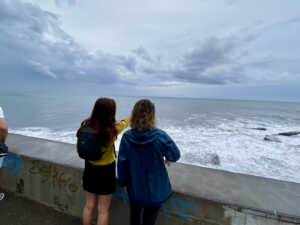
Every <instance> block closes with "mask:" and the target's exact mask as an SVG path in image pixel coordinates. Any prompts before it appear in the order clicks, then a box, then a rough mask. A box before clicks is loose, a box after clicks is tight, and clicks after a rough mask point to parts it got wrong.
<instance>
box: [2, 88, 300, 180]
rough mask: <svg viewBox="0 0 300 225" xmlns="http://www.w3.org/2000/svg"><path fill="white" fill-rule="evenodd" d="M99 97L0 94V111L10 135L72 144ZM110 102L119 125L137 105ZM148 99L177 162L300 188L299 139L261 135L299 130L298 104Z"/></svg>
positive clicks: (120, 100) (121, 99)
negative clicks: (178, 151) (178, 157)
mask: <svg viewBox="0 0 300 225" xmlns="http://www.w3.org/2000/svg"><path fill="white" fill-rule="evenodd" d="M99 96H101V93H100V94H87V93H0V106H1V107H2V108H3V110H4V112H5V116H6V120H7V122H8V124H9V131H10V132H11V133H16V134H23V135H27V136H33V137H40V138H46V139H51V140H58V141H62V142H68V143H75V142H76V138H75V131H76V129H77V128H78V126H79V125H80V123H81V121H82V120H83V119H85V118H87V117H88V116H89V114H90V112H91V109H92V107H93V104H94V102H95V100H96V99H97V98H98V97H99ZM113 98H114V99H115V100H116V102H117V119H118V120H120V119H122V118H124V117H127V116H128V114H129V113H130V111H131V109H132V107H133V105H134V103H135V102H136V101H137V100H138V99H140V98H138V97H113ZM150 99H151V100H152V101H153V102H154V103H155V105H156V109H157V125H158V127H159V128H161V129H163V130H165V131H166V132H167V133H168V134H169V135H170V136H171V137H172V138H173V139H174V140H175V142H176V143H177V145H178V146H179V148H180V149H181V152H182V158H181V160H180V161H181V162H183V163H188V164H193V165H200V166H205V167H211V168H217V169H222V170H228V171H233V172H238V173H245V174H252V175H256V176H263V177H270V178H275V179H280V180H287V181H292V182H297V183H300V173H299V171H300V163H299V162H300V135H298V136H297V135H296V136H291V137H284V136H276V137H277V138H278V139H279V140H280V141H281V142H268V141H264V137H265V135H271V134H277V133H279V132H287V131H299V130H300V103H294V102H257V101H237V100H211V99H187V98H185V99H180V98H155V97H151V98H150ZM253 128H265V129H266V130H257V129H253ZM120 137H121V135H120V136H119V138H118V141H117V144H116V147H117V148H118V145H119V141H120ZM216 156H218V158H219V160H216ZM218 161H219V162H218Z"/></svg>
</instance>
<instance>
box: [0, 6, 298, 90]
mask: <svg viewBox="0 0 300 225" xmlns="http://www.w3.org/2000/svg"><path fill="white" fill-rule="evenodd" d="M62 2H64V3H62ZM62 2H60V3H58V4H65V3H68V4H75V3H76V1H62ZM0 19H1V23H0V33H1V36H0V65H1V68H2V71H5V73H6V74H8V75H10V74H15V76H18V77H20V78H23V79H27V78H28V77H31V79H33V78H34V79H39V78H41V77H42V78H43V77H47V78H48V79H53V80H54V79H55V80H78V81H83V82H95V83H101V84H117V85H124V86H126V85H136V86H152V87H155V86H156V87H169V86H170V85H173V86H174V85H176V84H178V83H189V84H190V83H193V84H214V85H226V84H243V83H247V82H251V81H257V80H259V81H261V80H263V81H266V82H268V81H270V80H271V81H272V80H273V79H274V78H276V77H278V80H280V79H283V78H282V77H284V79H286V77H287V79H288V77H291V76H292V75H293V74H292V75H289V73H287V71H288V69H286V68H287V67H288V68H289V69H290V68H292V69H293V71H292V72H297V71H299V70H300V69H299V66H298V65H299V63H297V62H296V61H293V62H287V61H286V60H284V59H281V58H280V57H277V58H276V60H275V61H274V58H270V57H266V56H265V55H262V56H260V55H258V56H256V52H255V51H254V50H253V49H252V45H253V44H255V43H256V41H257V40H258V39H259V38H260V31H261V30H262V27H266V26H265V25H264V24H263V22H261V21H259V22H257V23H255V24H251V26H247V27H246V28H245V27H242V28H241V29H239V30H237V31H235V32H231V33H230V34H228V35H227V36H224V35H223V36H217V35H216V36H211V37H207V38H206V39H203V41H202V42H200V43H199V44H198V45H197V46H196V47H193V48H192V50H190V51H187V52H186V53H185V54H179V55H176V52H175V53H174V52H172V51H171V50H169V52H168V54H166V56H165V55H163V53H164V52H163V51H156V55H154V54H150V53H153V51H151V49H150V50H149V49H147V48H145V47H143V46H140V47H139V48H137V49H134V50H133V51H130V52H128V54H127V55H125V54H123V55H120V54H119V55H116V54H107V53H104V52H102V51H100V50H99V51H96V52H94V53H93V54H91V53H89V52H88V51H87V50H85V49H83V48H82V47H81V46H80V45H79V44H77V43H76V42H75V41H74V39H73V38H72V37H71V36H70V35H68V34H67V33H66V32H65V31H64V30H63V29H62V26H61V21H60V18H59V17H58V16H57V15H55V14H53V13H50V12H47V11H44V10H42V9H41V8H39V7H38V6H36V5H32V4H29V3H23V2H21V1H20V0H15V1H14V2H13V3H12V2H11V1H9V0H2V1H0ZM289 22H290V23H295V22H298V19H297V18H294V19H291V20H290V21H289ZM167 50H168V49H167ZM168 55H171V57H168ZM279 62H282V63H279ZM283 62H285V63H283ZM287 65H288V66H287ZM276 72H280V73H281V74H282V75H281V76H279V75H276ZM288 72H289V71H288ZM270 74H271V75H272V76H270ZM286 74H288V75H286ZM276 79H277V78H276Z"/></svg>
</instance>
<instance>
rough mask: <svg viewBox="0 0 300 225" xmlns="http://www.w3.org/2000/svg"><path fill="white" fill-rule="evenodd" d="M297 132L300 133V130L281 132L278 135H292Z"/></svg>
mask: <svg viewBox="0 0 300 225" xmlns="http://www.w3.org/2000/svg"><path fill="white" fill-rule="evenodd" d="M298 134H300V131H290V132H283V133H279V134H278V135H282V136H294V135H298Z"/></svg>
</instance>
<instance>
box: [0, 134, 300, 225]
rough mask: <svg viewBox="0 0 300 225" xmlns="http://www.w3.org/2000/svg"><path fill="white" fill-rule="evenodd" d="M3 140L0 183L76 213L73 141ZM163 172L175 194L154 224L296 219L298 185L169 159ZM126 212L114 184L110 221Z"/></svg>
mask: <svg viewBox="0 0 300 225" xmlns="http://www.w3.org/2000/svg"><path fill="white" fill-rule="evenodd" d="M8 145H9V147H10V151H11V152H13V153H15V155H11V156H10V157H7V158H6V159H5V162H4V166H5V168H4V169H1V170H0V187H2V188H4V189H6V190H10V191H12V192H15V193H18V194H19V195H20V196H24V197H27V198H30V199H33V200H35V201H38V202H41V203H42V204H45V205H47V206H50V207H53V208H55V209H56V210H59V211H61V212H65V213H67V214H71V215H75V216H80V215H81V211H82V207H83V204H84V192H83V191H82V188H81V176H82V168H83V161H82V160H80V159H79V158H78V157H77V155H76V152H75V149H74V145H71V144H65V143H59V142H53V141H48V140H42V139H37V138H31V137H24V136H20V135H11V134H10V135H9V138H8ZM169 173H170V177H171V181H172V183H173V187H174V189H175V191H176V193H175V194H174V195H173V196H172V197H171V198H170V200H169V201H168V202H167V203H166V205H164V207H163V208H162V210H161V212H160V215H159V219H158V222H157V224H158V225H160V224H172V225H176V224H180V225H191V224H211V225H212V224H215V225H217V224H219V225H227V224H233V225H237V224H242V225H246V224H247V225H251V224H275V225H277V224H278V225H279V224H299V223H300V220H299V219H297V217H298V218H299V217H300V211H299V210H300V209H299V205H300V201H299V196H300V185H299V184H296V183H289V182H282V181H277V180H272V179H265V178H260V177H254V176H248V175H242V174H235V173H230V172H225V171H219V170H214V169H207V168H201V167H197V166H190V165H184V164H174V165H173V166H172V167H171V168H170V169H169ZM0 204H1V202H0ZM274 210H276V211H274ZM128 212H129V209H128V200H127V198H126V195H125V193H124V191H123V190H122V189H120V188H118V190H117V192H116V193H115V194H114V200H113V203H112V216H111V224H116V225H120V224H128V223H127V221H128V215H129V214H128ZM274 212H275V214H276V215H274Z"/></svg>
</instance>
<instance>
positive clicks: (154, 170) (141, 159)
mask: <svg viewBox="0 0 300 225" xmlns="http://www.w3.org/2000/svg"><path fill="white" fill-rule="evenodd" d="M131 115H132V117H131V122H130V126H131V128H132V129H131V130H128V131H127V132H125V133H124V135H123V137H122V140H121V144H120V149H119V156H118V164H117V168H118V179H119V183H120V186H121V187H123V186H124V187H125V188H126V189H127V193H128V197H129V200H130V225H141V224H142V225H154V224H155V221H156V218H157V215H158V211H159V209H160V207H161V205H162V204H163V203H165V202H166V201H167V200H168V199H169V198H170V196H171V194H172V189H171V184H170V180H169V176H168V172H167V169H166V167H165V164H167V165H168V166H170V165H171V162H176V161H177V160H178V159H179V158H180V151H179V149H178V148H177V146H176V144H175V143H174V141H173V140H172V139H171V138H170V137H169V136H168V135H167V133H166V132H164V131H162V130H160V129H158V128H156V127H155V106H154V104H153V103H152V102H151V101H149V100H147V99H142V100H140V101H138V102H137V103H136V104H135V106H134V108H133V111H132V114H131ZM142 211H143V219H142V221H141V214H142Z"/></svg>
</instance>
